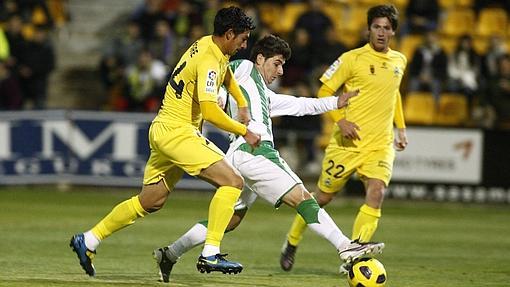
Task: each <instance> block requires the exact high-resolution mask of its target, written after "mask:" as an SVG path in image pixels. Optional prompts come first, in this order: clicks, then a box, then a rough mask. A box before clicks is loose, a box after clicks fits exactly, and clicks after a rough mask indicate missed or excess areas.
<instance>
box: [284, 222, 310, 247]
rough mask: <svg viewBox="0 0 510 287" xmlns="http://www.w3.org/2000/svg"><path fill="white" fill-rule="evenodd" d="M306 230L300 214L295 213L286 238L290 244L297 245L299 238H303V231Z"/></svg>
mask: <svg viewBox="0 0 510 287" xmlns="http://www.w3.org/2000/svg"><path fill="white" fill-rule="evenodd" d="M305 230H306V222H305V220H304V219H303V217H301V215H299V214H296V217H294V222H292V226H291V227H290V230H289V234H287V240H288V241H289V244H290V245H293V246H298V244H299V242H301V239H303V233H304V232H305Z"/></svg>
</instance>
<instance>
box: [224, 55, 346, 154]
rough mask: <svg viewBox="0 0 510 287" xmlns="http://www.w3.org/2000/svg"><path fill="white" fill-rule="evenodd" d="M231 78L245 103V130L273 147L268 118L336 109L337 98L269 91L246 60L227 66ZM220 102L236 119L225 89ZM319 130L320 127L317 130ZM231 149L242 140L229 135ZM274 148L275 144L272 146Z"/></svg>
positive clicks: (232, 102) (258, 74) (234, 103)
mask: <svg viewBox="0 0 510 287" xmlns="http://www.w3.org/2000/svg"><path fill="white" fill-rule="evenodd" d="M230 67H231V68H232V71H233V72H234V77H235V79H236V81H237V83H238V84H239V86H240V87H241V90H242V92H243V94H244V97H245V98H246V100H247V102H248V109H249V112H250V115H251V121H250V123H249V124H248V128H249V129H250V130H251V131H253V132H255V133H258V134H260V135H261V140H262V141H266V142H271V143H272V144H273V127H272V122H271V117H277V116H304V115H317V114H322V113H325V112H328V111H331V110H335V109H337V108H338V107H337V105H338V103H337V100H338V99H337V97H333V96H332V97H324V98H306V97H294V96H289V95H283V94H277V93H275V92H273V91H271V90H270V89H269V88H268V87H267V86H266V83H265V82H264V79H263V78H262V75H261V74H260V72H259V71H258V70H257V69H256V67H255V65H254V64H253V62H251V61H249V60H235V61H232V62H230ZM219 97H220V101H219V102H223V103H226V107H225V108H226V112H227V114H229V115H230V116H231V117H232V118H234V119H235V118H236V116H237V105H236V102H235V100H234V99H233V98H232V97H230V96H229V95H228V94H227V91H226V89H225V88H224V87H222V88H221V89H220V93H219ZM317 128H319V127H317ZM230 140H231V144H230V149H232V148H234V149H237V148H238V147H239V146H240V145H241V144H243V143H245V141H244V138H243V137H239V136H237V137H236V136H235V135H230ZM273 146H274V144H273Z"/></svg>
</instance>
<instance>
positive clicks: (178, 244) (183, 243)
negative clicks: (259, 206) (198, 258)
mask: <svg viewBox="0 0 510 287" xmlns="http://www.w3.org/2000/svg"><path fill="white" fill-rule="evenodd" d="M256 198H257V196H256V194H255V193H254V192H253V191H251V190H250V189H249V188H247V187H245V188H244V189H243V192H242V193H241V196H240V198H239V200H238V201H237V202H236V205H235V207H234V210H235V211H234V215H233V216H232V218H231V219H230V222H229V224H228V226H227V229H226V231H225V232H229V231H232V230H234V229H235V228H236V227H237V226H238V225H239V224H240V223H241V221H242V220H243V218H244V216H245V214H246V212H247V211H248V208H249V207H250V206H251V205H252V204H253V202H254V201H255V199H256ZM207 223H208V221H207V220H203V221H200V222H198V223H196V224H195V225H193V226H192V227H191V229H189V230H188V231H187V232H186V233H185V234H184V235H182V236H181V237H180V238H178V239H177V240H176V241H174V242H173V243H172V244H170V245H169V246H166V247H162V248H158V249H156V250H154V252H153V256H154V258H155V259H156V261H157V264H158V267H159V274H160V281H163V282H169V279H170V273H171V271H172V268H173V266H174V265H175V263H177V260H178V259H179V258H180V257H181V256H182V255H183V254H184V253H186V252H188V251H189V250H191V249H192V248H194V247H196V246H198V245H201V244H203V243H204V242H205V238H206V235H207Z"/></svg>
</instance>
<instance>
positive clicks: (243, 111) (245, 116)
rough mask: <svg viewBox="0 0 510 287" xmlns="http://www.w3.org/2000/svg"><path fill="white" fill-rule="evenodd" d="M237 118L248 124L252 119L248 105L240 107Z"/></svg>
mask: <svg viewBox="0 0 510 287" xmlns="http://www.w3.org/2000/svg"><path fill="white" fill-rule="evenodd" d="M237 120H238V121H239V122H241V123H242V124H244V125H248V123H249V122H250V120H251V117H250V113H249V112H248V107H242V108H239V109H238V111H237Z"/></svg>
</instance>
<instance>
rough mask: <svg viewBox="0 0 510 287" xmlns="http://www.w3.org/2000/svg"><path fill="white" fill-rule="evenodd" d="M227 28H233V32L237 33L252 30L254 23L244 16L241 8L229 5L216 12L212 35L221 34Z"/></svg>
mask: <svg viewBox="0 0 510 287" xmlns="http://www.w3.org/2000/svg"><path fill="white" fill-rule="evenodd" d="M228 29H232V30H234V34H236V35H239V34H241V33H244V32H246V31H251V30H254V29H255V25H254V24H253V20H252V19H251V18H250V17H248V16H246V14H245V13H244V11H243V10H242V9H241V8H239V7H235V6H230V7H228V8H222V9H220V10H219V11H218V13H216V17H214V32H213V35H215V36H222V35H224V34H225V33H226V32H227V31H228Z"/></svg>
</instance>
